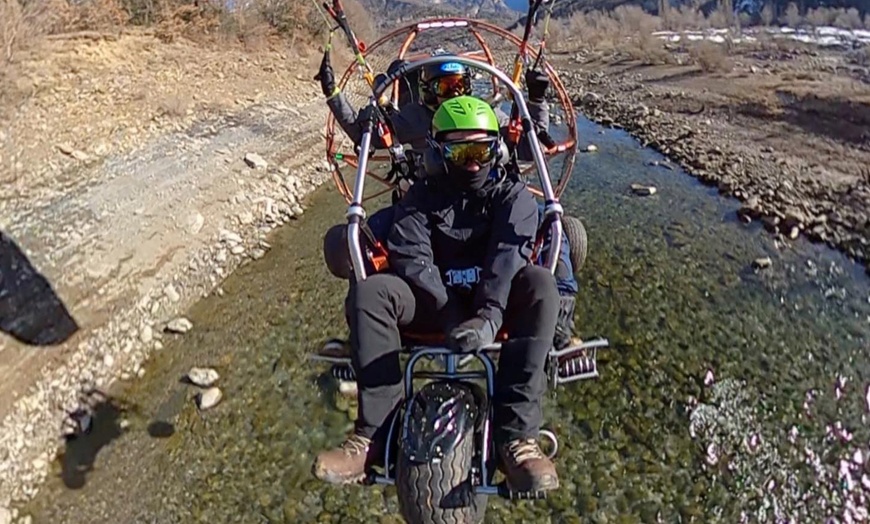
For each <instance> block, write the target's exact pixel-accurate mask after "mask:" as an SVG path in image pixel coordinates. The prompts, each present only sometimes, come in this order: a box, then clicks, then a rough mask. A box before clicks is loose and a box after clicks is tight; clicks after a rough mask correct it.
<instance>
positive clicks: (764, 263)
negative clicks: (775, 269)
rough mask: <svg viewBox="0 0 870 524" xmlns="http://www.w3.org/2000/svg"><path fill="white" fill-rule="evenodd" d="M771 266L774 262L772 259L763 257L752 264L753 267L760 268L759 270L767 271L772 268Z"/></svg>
mask: <svg viewBox="0 0 870 524" xmlns="http://www.w3.org/2000/svg"><path fill="white" fill-rule="evenodd" d="M771 264H773V261H772V260H771V259H770V257H761V258H756V259H755V260H754V261H753V262H752V265H753V266H754V267H756V268H758V269H766V268H769V267H770V266H771Z"/></svg>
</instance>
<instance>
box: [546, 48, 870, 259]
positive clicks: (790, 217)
mask: <svg viewBox="0 0 870 524" xmlns="http://www.w3.org/2000/svg"><path fill="white" fill-rule="evenodd" d="M713 47H715V46H713ZM661 52H663V53H665V54H666V55H667V53H668V52H667V51H665V50H664V49H662V50H661ZM711 52H713V53H715V52H718V53H725V51H723V50H719V51H711ZM552 59H553V60H554V65H555V67H557V69H558V70H559V71H560V75H562V79H563V81H564V83H565V84H566V86H567V88H568V90H569V92H570V93H571V94H572V97H573V101H574V103H575V105H576V106H577V107H578V108H579V110H580V111H581V112H583V113H585V114H586V115H588V116H589V117H590V118H591V119H593V120H595V121H596V122H599V123H602V124H604V125H608V126H615V127H620V128H623V129H625V130H626V131H628V132H629V133H631V134H632V135H633V136H635V137H636V138H638V139H639V140H640V141H641V142H642V143H643V144H645V145H649V146H650V147H652V148H654V149H657V150H659V151H660V152H662V153H664V154H665V155H667V156H669V157H670V158H671V159H673V160H674V161H675V162H677V163H678V164H679V165H680V166H682V167H684V168H685V169H686V170H687V171H688V172H689V173H691V174H692V175H693V176H695V177H697V178H698V179H700V180H701V181H703V182H704V183H706V184H708V185H712V186H715V187H717V188H718V189H719V192H720V193H722V194H724V195H729V196H733V197H735V198H737V199H739V200H740V201H741V202H742V203H743V208H742V209H741V215H742V216H743V219H744V220H745V221H747V222H748V221H751V220H760V221H762V222H763V223H764V225H765V227H766V228H767V229H768V230H769V231H771V232H772V233H773V234H774V235H776V237H777V239H778V240H779V241H780V242H787V241H789V240H793V239H795V238H797V237H798V236H806V237H807V238H809V239H810V240H812V241H816V242H824V243H826V244H828V245H829V246H832V247H835V248H837V249H839V250H841V251H843V252H845V253H847V254H848V255H849V256H851V257H853V258H854V259H856V260H858V261H861V262H863V263H864V264H865V266H866V267H867V268H868V271H870V266H867V264H868V262H870V169H868V167H867V166H870V132H868V129H870V84H867V83H866V81H864V80H862V78H863V77H862V76H861V75H862V74H864V73H863V71H864V69H862V68H860V67H854V66H853V67H850V66H849V65H848V61H847V57H846V56H845V54H844V53H843V52H838V51H836V50H820V49H812V48H789V47H777V48H775V49H774V50H767V51H765V52H761V51H758V50H757V49H754V48H746V49H742V50H741V48H740V46H736V47H735V50H732V55H730V56H724V54H723V55H717V60H719V59H721V61H717V62H716V64H720V65H717V66H716V67H712V65H711V66H710V68H711V70H702V68H701V67H699V66H697V65H694V64H691V63H690V62H687V61H686V60H681V59H680V58H679V57H678V56H676V57H671V58H668V59H667V60H662V61H663V62H666V63H664V64H662V65H651V64H650V62H649V61H641V60H635V59H632V58H630V57H628V56H626V55H625V54H624V53H619V52H612V53H601V52H593V51H589V50H585V51H579V52H577V53H574V54H572V55H570V56H568V55H562V56H557V57H554V58H552ZM709 61H710V62H713V60H712V59H711V60H709ZM681 63H682V64H686V63H688V65H680V64H681ZM855 75H858V76H855ZM581 141H582V142H583V143H594V142H595V137H581ZM666 167H667V166H666V164H663V165H662V168H663V169H664V168H666Z"/></svg>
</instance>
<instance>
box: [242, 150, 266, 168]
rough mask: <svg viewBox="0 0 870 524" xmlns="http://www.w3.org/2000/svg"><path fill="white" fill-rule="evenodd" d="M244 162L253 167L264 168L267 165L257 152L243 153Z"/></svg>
mask: <svg viewBox="0 0 870 524" xmlns="http://www.w3.org/2000/svg"><path fill="white" fill-rule="evenodd" d="M245 163H246V164H248V166H249V167H251V168H253V169H265V168H266V167H268V165H269V164H268V163H267V162H266V160H265V159H264V158H263V157H261V156H260V155H258V154H257V153H248V154H247V155H245Z"/></svg>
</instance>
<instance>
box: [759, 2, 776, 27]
mask: <svg viewBox="0 0 870 524" xmlns="http://www.w3.org/2000/svg"><path fill="white" fill-rule="evenodd" d="M772 22H773V5H772V4H771V3H769V2H768V3H766V4H764V7H763V8H762V9H761V23H762V24H764V25H766V26H769V25H770V24H771V23H772Z"/></svg>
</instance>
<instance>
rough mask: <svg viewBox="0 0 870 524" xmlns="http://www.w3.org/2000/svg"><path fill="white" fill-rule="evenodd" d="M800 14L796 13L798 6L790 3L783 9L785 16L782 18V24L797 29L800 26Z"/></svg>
mask: <svg viewBox="0 0 870 524" xmlns="http://www.w3.org/2000/svg"><path fill="white" fill-rule="evenodd" d="M802 21H803V20H802V19H801V13H800V11H798V6H797V4H795V3H794V2H790V3H789V4H788V7H786V8H785V15H783V17H782V22H783V23H784V24H785V25H787V26H789V27H797V26H799V25H801V22H802Z"/></svg>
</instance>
